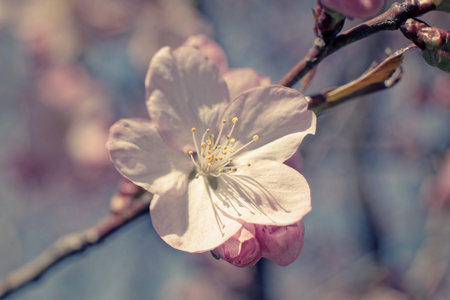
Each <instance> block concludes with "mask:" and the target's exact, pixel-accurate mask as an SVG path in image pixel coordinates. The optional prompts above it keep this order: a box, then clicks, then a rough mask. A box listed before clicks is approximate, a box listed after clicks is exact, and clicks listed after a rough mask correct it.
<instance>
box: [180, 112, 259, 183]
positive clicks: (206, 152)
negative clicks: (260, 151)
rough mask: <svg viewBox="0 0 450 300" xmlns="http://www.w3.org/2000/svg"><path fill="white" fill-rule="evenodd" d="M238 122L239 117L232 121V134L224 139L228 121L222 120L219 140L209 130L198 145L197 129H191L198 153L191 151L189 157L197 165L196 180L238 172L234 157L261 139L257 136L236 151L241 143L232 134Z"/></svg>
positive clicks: (248, 164)
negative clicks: (202, 177)
mask: <svg viewBox="0 0 450 300" xmlns="http://www.w3.org/2000/svg"><path fill="white" fill-rule="evenodd" d="M237 121H238V118H237V117H234V118H233V119H232V120H231V122H232V123H233V125H232V127H231V129H230V132H229V133H228V134H227V135H226V136H225V137H224V138H222V133H223V129H224V127H225V124H226V123H227V121H226V120H222V123H221V127H220V131H219V134H218V136H217V138H216V137H215V136H214V135H213V134H210V130H209V128H208V129H206V131H205V132H204V133H203V136H202V139H201V141H200V144H198V143H197V138H196V136H195V132H196V129H195V127H194V128H192V129H191V131H192V138H193V140H194V145H195V150H196V152H194V151H189V155H190V157H191V159H192V162H193V163H194V165H195V171H194V172H195V178H199V177H200V176H206V177H207V178H208V179H210V178H215V177H219V176H220V175H222V174H228V173H233V172H236V170H237V169H236V167H235V166H234V165H233V156H234V155H236V154H237V153H239V152H240V151H241V150H242V149H244V148H245V147H247V146H248V145H250V144H251V143H253V142H256V141H257V140H258V139H259V137H258V136H257V135H255V136H253V138H252V140H251V141H249V142H248V143H246V144H245V145H243V146H240V147H239V148H238V149H235V148H234V147H235V145H236V144H239V143H236V140H235V139H234V138H232V134H233V130H234V127H235V126H236V123H237ZM221 139H222V140H223V143H222V144H219V143H220V141H221ZM199 145H200V146H199ZM247 166H250V163H247ZM210 181H211V180H210ZM213 182H214V180H213Z"/></svg>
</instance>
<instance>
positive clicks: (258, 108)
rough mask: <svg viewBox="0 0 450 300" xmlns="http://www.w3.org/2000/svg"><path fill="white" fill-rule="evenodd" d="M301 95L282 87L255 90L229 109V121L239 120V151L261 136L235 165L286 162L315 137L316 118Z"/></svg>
mask: <svg viewBox="0 0 450 300" xmlns="http://www.w3.org/2000/svg"><path fill="white" fill-rule="evenodd" d="M307 108H308V102H307V100H306V99H305V97H304V96H303V95H302V94H301V93H299V92H298V91H296V90H294V89H290V88H285V87H280V86H268V87H259V88H254V89H252V90H250V91H248V92H246V93H243V94H241V95H240V96H239V97H238V98H236V100H234V101H232V102H231V103H230V105H229V106H228V107H227V108H226V109H225V112H224V115H223V116H222V118H223V119H225V120H231V119H232V118H233V117H237V118H238V122H237V123H236V127H235V130H234V132H233V138H235V139H236V141H237V142H236V145H235V147H234V148H235V149H237V148H239V145H242V144H245V143H247V142H249V141H251V140H252V137H253V136H254V135H258V136H259V140H258V141H257V142H254V143H252V144H251V145H249V146H248V147H246V148H245V149H244V150H243V151H241V152H240V153H239V157H236V160H235V161H248V160H254V159H267V160H276V161H279V162H284V161H285V160H287V159H288V158H289V157H291V156H292V155H293V154H294V153H295V151H296V150H297V148H298V146H299V145H300V143H301V141H302V140H303V138H304V137H305V136H306V135H307V134H314V132H315V128H316V116H315V115H314V113H313V112H312V111H310V110H308V109H307Z"/></svg>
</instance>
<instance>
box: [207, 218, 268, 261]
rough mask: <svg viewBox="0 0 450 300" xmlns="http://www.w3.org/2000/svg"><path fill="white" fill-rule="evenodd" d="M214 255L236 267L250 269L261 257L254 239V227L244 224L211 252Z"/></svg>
mask: <svg viewBox="0 0 450 300" xmlns="http://www.w3.org/2000/svg"><path fill="white" fill-rule="evenodd" d="M213 253H214V255H216V256H218V257H220V258H222V259H224V260H226V261H227V262H229V263H230V264H232V265H235V266H237V267H251V266H253V265H255V264H256V263H257V262H258V261H259V260H260V259H261V257H262V250H261V246H260V244H259V242H258V240H257V239H256V238H255V226H254V225H253V224H245V226H244V227H242V228H241V230H239V231H238V232H237V233H236V234H235V235H233V236H232V237H231V238H230V239H228V240H227V241H226V242H225V243H223V244H222V245H220V246H219V247H217V248H216V249H214V250H213Z"/></svg>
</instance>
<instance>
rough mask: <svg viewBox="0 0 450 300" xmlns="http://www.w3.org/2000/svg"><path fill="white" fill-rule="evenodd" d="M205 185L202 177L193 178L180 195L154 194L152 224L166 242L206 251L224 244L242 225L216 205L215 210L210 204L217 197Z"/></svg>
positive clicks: (183, 249) (177, 247)
mask: <svg viewBox="0 0 450 300" xmlns="http://www.w3.org/2000/svg"><path fill="white" fill-rule="evenodd" d="M205 180H206V179H205ZM205 184H206V183H205V181H204V177H200V178H198V179H192V180H191V181H190V183H189V187H188V190H187V193H185V194H183V195H181V196H180V197H168V196H155V197H154V198H153V200H152V203H151V205H150V214H151V218H152V223H153V227H154V228H155V230H156V232H157V233H158V234H159V235H160V236H161V238H162V239H163V240H164V241H165V242H166V243H168V244H169V245H171V246H172V247H174V248H176V249H179V250H182V251H187V252H205V251H209V250H212V249H214V248H217V247H218V246H219V245H221V244H223V243H224V242H225V241H226V240H228V239H229V238H230V237H232V236H233V235H234V234H235V233H236V232H237V231H238V230H239V229H240V228H241V227H242V223H241V222H239V221H237V220H234V219H231V218H229V217H228V216H227V215H225V214H223V212H222V211H220V210H219V209H217V208H216V210H214V208H213V205H212V203H213V202H217V199H214V195H213V194H210V189H209V188H207V187H206V185H205ZM211 199H213V200H211ZM216 217H217V218H216ZM218 222H221V224H223V225H224V227H222V225H219V224H218Z"/></svg>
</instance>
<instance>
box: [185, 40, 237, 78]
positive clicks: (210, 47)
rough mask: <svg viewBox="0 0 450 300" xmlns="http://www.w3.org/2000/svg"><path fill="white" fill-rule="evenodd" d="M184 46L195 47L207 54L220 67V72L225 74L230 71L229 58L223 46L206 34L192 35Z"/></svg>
mask: <svg viewBox="0 0 450 300" xmlns="http://www.w3.org/2000/svg"><path fill="white" fill-rule="evenodd" d="M183 46H187V47H193V48H195V49H197V50H199V51H200V52H202V53H203V54H205V55H206V56H208V57H209V58H210V59H211V60H212V61H213V63H214V64H215V65H216V66H217V67H218V68H219V70H220V74H222V75H223V74H225V72H227V71H228V60H227V57H226V55H225V52H223V50H222V48H221V47H220V46H219V45H218V44H217V43H216V42H215V41H213V40H212V39H210V38H208V37H207V36H206V35H203V34H197V35H193V36H190V37H189V38H188V39H187V40H186V42H184V44H183Z"/></svg>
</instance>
